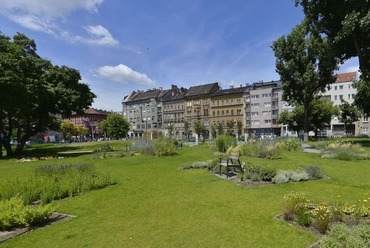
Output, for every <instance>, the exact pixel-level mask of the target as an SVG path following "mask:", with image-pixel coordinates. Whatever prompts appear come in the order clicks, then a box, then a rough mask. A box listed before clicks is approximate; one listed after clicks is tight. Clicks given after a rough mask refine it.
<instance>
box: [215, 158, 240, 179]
mask: <svg viewBox="0 0 370 248" xmlns="http://www.w3.org/2000/svg"><path fill="white" fill-rule="evenodd" d="M219 167H220V172H219V174H220V175H221V169H222V167H226V177H229V168H232V169H233V170H234V172H237V170H238V171H240V172H241V173H243V172H244V170H243V167H242V163H241V162H240V159H239V153H237V152H231V153H230V156H229V157H228V158H227V159H222V158H220V163H219Z"/></svg>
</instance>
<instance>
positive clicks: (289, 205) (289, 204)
mask: <svg viewBox="0 0 370 248" xmlns="http://www.w3.org/2000/svg"><path fill="white" fill-rule="evenodd" d="M284 200H285V209H284V219H286V220H292V219H293V218H294V214H295V213H296V210H297V209H299V207H298V208H297V206H298V205H302V204H303V205H304V204H307V203H308V200H307V198H306V196H305V195H304V194H303V193H298V192H291V193H289V194H286V195H285V196H284Z"/></svg>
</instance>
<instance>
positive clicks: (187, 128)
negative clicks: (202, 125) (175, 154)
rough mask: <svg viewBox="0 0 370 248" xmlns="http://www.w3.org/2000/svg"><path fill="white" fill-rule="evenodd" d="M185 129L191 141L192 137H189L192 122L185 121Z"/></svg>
mask: <svg viewBox="0 0 370 248" xmlns="http://www.w3.org/2000/svg"><path fill="white" fill-rule="evenodd" d="M184 130H185V135H186V136H187V137H188V141H189V142H190V137H189V130H190V124H189V122H187V121H185V122H184Z"/></svg>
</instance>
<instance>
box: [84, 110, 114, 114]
mask: <svg viewBox="0 0 370 248" xmlns="http://www.w3.org/2000/svg"><path fill="white" fill-rule="evenodd" d="M85 114H90V115H109V114H110V112H108V111H105V110H101V109H94V108H88V109H86V110H85Z"/></svg>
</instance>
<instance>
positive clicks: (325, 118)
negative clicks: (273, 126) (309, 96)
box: [278, 99, 339, 134]
mask: <svg viewBox="0 0 370 248" xmlns="http://www.w3.org/2000/svg"><path fill="white" fill-rule="evenodd" d="M310 109H311V114H310V116H309V118H308V131H314V132H315V134H317V131H318V130H319V129H320V130H322V129H323V127H324V126H325V125H328V124H329V123H330V121H331V118H332V117H333V116H335V115H338V114H339V109H338V107H336V106H334V105H333V102H331V101H328V100H325V99H315V100H313V101H312V102H311V104H310ZM303 116H304V110H303V106H302V105H298V106H295V108H294V109H293V111H288V110H284V111H282V112H281V113H280V116H279V119H278V123H280V124H285V125H288V128H289V130H292V131H295V132H297V133H300V132H301V131H302V130H303V127H304V121H303Z"/></svg>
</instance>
